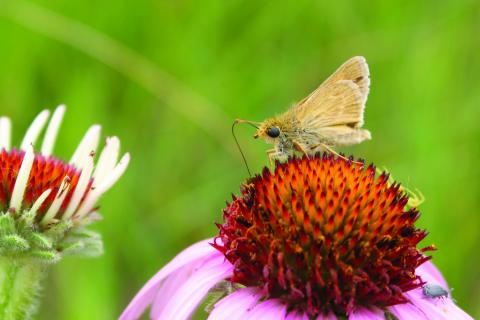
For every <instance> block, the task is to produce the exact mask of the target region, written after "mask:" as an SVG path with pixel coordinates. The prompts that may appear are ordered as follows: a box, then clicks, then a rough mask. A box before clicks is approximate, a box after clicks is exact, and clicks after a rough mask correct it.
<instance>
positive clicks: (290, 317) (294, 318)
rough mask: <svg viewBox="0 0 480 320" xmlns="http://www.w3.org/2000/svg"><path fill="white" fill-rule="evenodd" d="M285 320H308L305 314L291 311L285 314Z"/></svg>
mask: <svg viewBox="0 0 480 320" xmlns="http://www.w3.org/2000/svg"><path fill="white" fill-rule="evenodd" d="M320 319H321V318H317V320H320ZM285 320H308V316H307V315H306V314H305V313H301V312H296V311H293V312H289V313H288V314H287V316H286V317H285Z"/></svg>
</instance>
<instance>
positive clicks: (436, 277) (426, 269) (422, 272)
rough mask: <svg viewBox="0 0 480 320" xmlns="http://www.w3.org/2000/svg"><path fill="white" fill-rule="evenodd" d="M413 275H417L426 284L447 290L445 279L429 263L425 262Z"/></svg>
mask: <svg viewBox="0 0 480 320" xmlns="http://www.w3.org/2000/svg"><path fill="white" fill-rule="evenodd" d="M415 273H416V274H417V275H419V276H420V277H421V278H422V280H423V281H426V282H428V283H435V284H438V285H439V286H441V287H443V288H445V289H446V290H448V284H447V281H446V280H445V278H444V277H443V276H442V273H441V272H440V270H438V269H437V267H435V265H434V264H433V263H432V262H431V261H427V262H425V263H423V264H422V265H420V266H419V267H418V268H417V269H416V270H415Z"/></svg>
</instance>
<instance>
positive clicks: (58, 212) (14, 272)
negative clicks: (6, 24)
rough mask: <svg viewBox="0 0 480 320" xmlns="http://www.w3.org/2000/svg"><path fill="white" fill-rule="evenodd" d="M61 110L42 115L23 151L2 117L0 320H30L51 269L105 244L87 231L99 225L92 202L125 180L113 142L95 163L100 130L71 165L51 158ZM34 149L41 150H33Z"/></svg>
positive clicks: (87, 139) (125, 162)
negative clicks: (44, 280)
mask: <svg viewBox="0 0 480 320" xmlns="http://www.w3.org/2000/svg"><path fill="white" fill-rule="evenodd" d="M64 113H65V107H64V106H60V107H58V108H57V109H56V110H55V112H54V113H53V115H52V117H51V119H50V121H49V123H48V125H47V127H46V129H45V132H44V134H43V143H42V144H41V146H40V147H38V149H37V147H36V145H37V144H36V142H37V140H39V139H38V138H39V136H40V135H41V134H42V132H43V129H44V128H45V126H46V124H47V121H48V118H49V115H50V113H49V111H48V110H44V111H42V112H41V113H40V114H39V115H38V116H37V117H36V118H35V120H34V121H33V123H32V124H31V126H30V127H29V129H28V130H27V132H26V134H25V137H24V139H23V141H22V143H21V145H20V147H19V148H18V149H17V148H12V147H11V122H10V120H9V119H8V118H6V117H1V118H0V253H1V256H0V266H1V267H2V271H3V272H2V277H1V278H0V290H1V293H0V319H28V318H30V317H31V315H32V314H33V313H34V312H35V309H36V306H37V305H38V302H37V297H38V295H39V290H40V288H41V279H42V277H43V276H44V274H45V271H46V270H47V267H48V265H51V264H54V263H56V262H58V261H59V260H60V259H61V258H62V257H63V256H66V255H81V256H98V255H100V254H102V252H103V244H102V240H101V237H100V235H99V234H98V233H96V232H93V231H90V230H88V229H87V226H88V225H89V224H91V223H92V222H94V221H95V220H98V219H99V218H100V215H99V214H98V212H97V207H96V202H97V200H98V199H99V197H100V196H101V195H102V194H103V193H104V192H106V191H107V190H108V189H109V188H110V187H111V186H113V184H115V183H116V181H117V180H118V179H119V178H120V177H121V176H122V174H123V173H124V171H125V169H126V168H127V166H128V162H129V159H130V156H129V154H128V153H127V154H125V155H124V156H123V157H122V158H121V160H120V161H118V156H119V147H120V143H119V140H118V138H116V137H111V138H107V139H106V144H105V147H104V148H103V150H102V152H101V153H100V155H99V156H98V161H97V162H96V165H95V161H94V159H95V158H96V150H97V147H98V144H99V139H100V126H98V125H94V126H92V127H91V128H90V129H89V130H88V131H87V133H86V134H85V136H84V138H83V139H82V140H81V142H80V144H79V145H78V147H77V149H76V151H75V152H74V154H73V156H72V158H71V160H70V161H69V162H65V161H62V160H60V159H58V158H55V157H54V156H52V151H53V146H54V143H55V140H56V137H57V135H58V131H59V128H60V124H61V121H62V118H63V115H64ZM37 150H38V151H37Z"/></svg>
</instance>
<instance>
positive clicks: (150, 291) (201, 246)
mask: <svg viewBox="0 0 480 320" xmlns="http://www.w3.org/2000/svg"><path fill="white" fill-rule="evenodd" d="M210 242H212V239H207V240H203V241H200V242H197V243H196V244H193V245H191V246H190V247H188V248H187V249H185V250H183V251H182V252H180V253H179V254H178V255H177V256H176V257H175V258H173V260H172V261H170V262H169V263H168V264H167V265H166V266H165V267H163V268H162V269H160V271H159V272H157V274H156V275H154V276H153V277H152V278H151V279H150V280H149V281H148V282H147V283H146V284H145V286H143V288H142V289H141V290H140V291H139V292H138V293H137V295H136V296H135V298H133V300H132V301H131V302H130V304H129V305H128V307H127V308H126V309H125V311H124V312H123V313H122V315H121V316H120V320H133V319H138V318H139V317H140V316H141V315H142V313H143V312H144V311H145V309H146V308H147V306H148V305H149V304H151V303H152V302H153V300H154V298H155V296H156V293H157V289H158V288H159V287H160V285H161V284H162V281H163V280H164V279H165V278H166V277H168V276H169V275H170V274H171V273H173V272H175V271H177V270H178V269H179V268H181V267H183V266H185V265H187V264H189V263H194V262H197V261H198V260H200V259H205V258H208V257H209V256H212V255H217V253H218V251H217V250H215V249H214V248H213V247H212V246H211V245H210V244H209V243H210Z"/></svg>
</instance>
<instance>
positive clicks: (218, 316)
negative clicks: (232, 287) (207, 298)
mask: <svg viewBox="0 0 480 320" xmlns="http://www.w3.org/2000/svg"><path fill="white" fill-rule="evenodd" d="M262 296H263V295H262V294H261V292H260V290H258V289H257V288H243V289H239V290H237V291H235V292H233V293H231V294H229V295H228V296H226V297H225V298H223V299H222V300H220V301H219V302H217V303H216V304H215V307H214V309H213V310H212V312H211V313H210V315H209V316H208V320H224V319H228V320H241V319H245V317H246V314H247V312H248V310H250V309H251V308H253V306H255V304H256V303H257V301H258V300H259V299H261V298H262Z"/></svg>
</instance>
